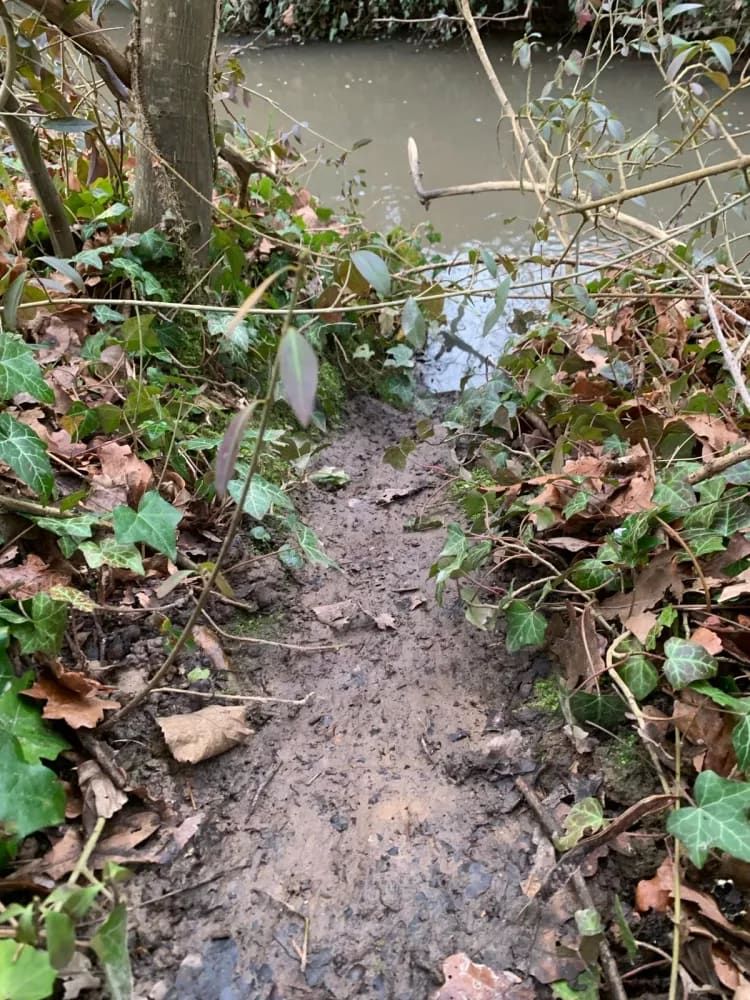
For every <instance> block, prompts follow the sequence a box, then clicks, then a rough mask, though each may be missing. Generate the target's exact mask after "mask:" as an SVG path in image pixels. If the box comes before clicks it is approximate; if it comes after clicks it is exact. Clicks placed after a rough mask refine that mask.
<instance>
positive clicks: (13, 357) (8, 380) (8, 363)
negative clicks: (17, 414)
mask: <svg viewBox="0 0 750 1000" xmlns="http://www.w3.org/2000/svg"><path fill="white" fill-rule="evenodd" d="M19 392H27V393H28V394H29V395H30V396H33V397H34V399H38V400H39V402H40V403H54V401H55V394H54V392H53V391H52V389H51V388H50V387H49V386H48V385H47V383H46V382H45V381H44V378H43V377H42V370H41V368H40V367H39V365H38V364H37V363H36V359H35V358H34V353H33V351H32V350H31V348H30V347H29V345H28V344H27V343H25V341H24V340H22V338H21V337H19V336H18V335H17V334H15V333H0V399H12V398H13V396H15V395H16V393H19Z"/></svg>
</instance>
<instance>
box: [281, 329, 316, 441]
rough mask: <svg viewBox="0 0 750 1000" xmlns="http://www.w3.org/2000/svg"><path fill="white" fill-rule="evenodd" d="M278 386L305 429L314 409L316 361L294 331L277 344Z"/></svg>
mask: <svg viewBox="0 0 750 1000" xmlns="http://www.w3.org/2000/svg"><path fill="white" fill-rule="evenodd" d="M279 364H280V368H281V386H282V388H283V390H284V399H285V400H286V401H287V403H289V405H290V406H291V408H292V410H293V412H294V415H295V417H296V418H297V420H299V422H300V423H301V424H302V426H303V427H307V425H308V424H309V423H310V420H311V419H312V415H313V410H314V408H315V392H316V390H317V388H318V359H317V357H316V355H315V351H314V350H313V349H312V347H310V344H309V343H308V341H307V340H306V339H305V338H304V337H303V336H302V334H301V333H298V332H297V331H296V330H292V329H290V330H287V332H286V333H285V334H284V336H283V337H282V339H281V343H280V344H279Z"/></svg>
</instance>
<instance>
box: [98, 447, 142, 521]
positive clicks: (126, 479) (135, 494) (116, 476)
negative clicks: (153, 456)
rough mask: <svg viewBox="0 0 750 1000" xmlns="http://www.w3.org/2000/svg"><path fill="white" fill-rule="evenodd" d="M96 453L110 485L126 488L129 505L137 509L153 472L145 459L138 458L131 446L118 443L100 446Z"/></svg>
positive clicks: (103, 473)
mask: <svg viewBox="0 0 750 1000" xmlns="http://www.w3.org/2000/svg"><path fill="white" fill-rule="evenodd" d="M96 453H97V455H98V456H99V461H100V462H101V463H102V475H103V476H104V477H105V478H107V479H108V480H109V481H110V483H112V484H115V485H118V486H124V487H125V490H126V494H127V499H128V503H129V504H130V505H131V506H133V507H137V506H138V503H139V501H140V499H141V497H142V496H143V494H144V493H145V492H146V490H147V488H148V486H149V483H150V482H151V477H152V472H151V468H150V467H149V465H147V463H146V462H144V461H143V459H141V458H137V457H136V456H135V455H134V454H133V451H132V449H131V448H130V447H129V445H126V444H118V443H117V441H106V442H105V443H104V444H100V445H99V447H98V448H97V450H96ZM95 478H96V477H95Z"/></svg>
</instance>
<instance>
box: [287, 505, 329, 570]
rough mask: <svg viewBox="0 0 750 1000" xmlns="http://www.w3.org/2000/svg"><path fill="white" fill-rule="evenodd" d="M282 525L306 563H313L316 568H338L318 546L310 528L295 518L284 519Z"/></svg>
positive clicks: (318, 540)
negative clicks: (288, 532) (292, 538)
mask: <svg viewBox="0 0 750 1000" xmlns="http://www.w3.org/2000/svg"><path fill="white" fill-rule="evenodd" d="M284 524H285V525H286V527H287V528H288V529H289V531H291V533H292V536H293V537H294V540H295V542H296V543H297V545H298V546H299V547H300V549H301V550H302V554H303V555H304V557H305V559H307V561H308V562H311V563H315V564H316V565H318V566H327V567H329V568H331V569H338V568H339V567H338V565H337V564H336V563H335V562H334V561H333V559H331V557H330V556H327V555H326V554H325V552H324V551H323V547H322V546H321V544H320V539H319V538H318V536H317V535H316V534H315V532H314V531H313V530H312V528H311V527H309V526H308V525H307V524H305V523H304V522H303V521H300V519H299V518H298V517H296V516H293V517H287V518H285V519H284Z"/></svg>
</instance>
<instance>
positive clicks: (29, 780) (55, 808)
mask: <svg viewBox="0 0 750 1000" xmlns="http://www.w3.org/2000/svg"><path fill="white" fill-rule="evenodd" d="M64 819H65V789H64V788H63V786H62V782H60V781H59V780H58V779H57V777H56V776H55V774H54V773H53V772H52V771H50V769H49V768H48V767H45V766H44V764H31V763H29V761H28V760H27V759H26V758H25V757H24V755H23V753H22V751H21V744H20V743H19V741H18V740H17V739H14V738H13V737H12V736H11V735H10V734H9V733H6V732H1V733H0V823H2V825H3V826H4V827H5V829H6V830H8V831H10V832H11V833H12V834H13V835H14V836H17V837H20V838H23V837H27V836H28V835H29V834H30V833H34V832H35V831H36V830H43V829H44V827H47V826H55V825H56V824H58V823H62V821H63V820H64ZM0 996H2V993H0Z"/></svg>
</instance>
